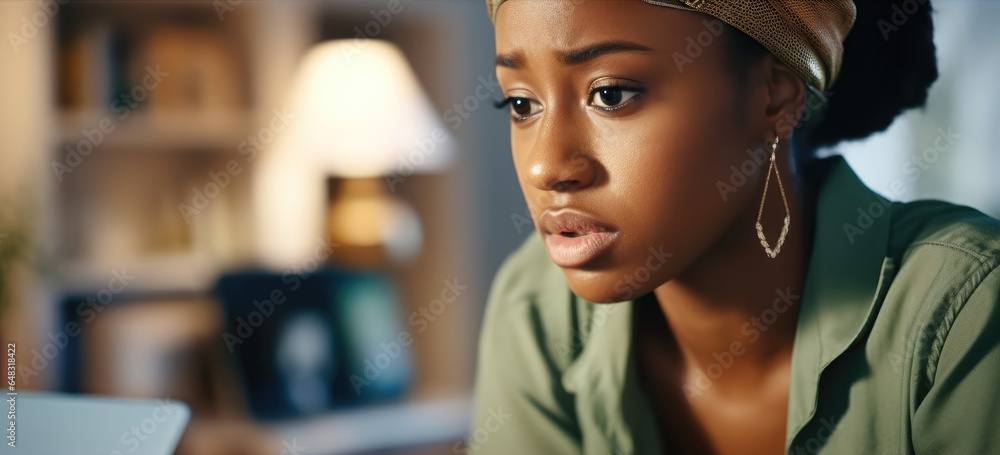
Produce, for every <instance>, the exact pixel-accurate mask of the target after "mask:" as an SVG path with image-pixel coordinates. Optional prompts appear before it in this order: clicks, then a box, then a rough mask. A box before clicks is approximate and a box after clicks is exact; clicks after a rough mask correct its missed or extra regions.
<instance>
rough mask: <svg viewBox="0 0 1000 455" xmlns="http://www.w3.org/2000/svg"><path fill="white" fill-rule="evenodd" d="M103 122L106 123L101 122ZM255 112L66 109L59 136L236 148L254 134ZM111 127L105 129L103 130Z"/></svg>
mask: <svg viewBox="0 0 1000 455" xmlns="http://www.w3.org/2000/svg"><path fill="white" fill-rule="evenodd" d="M102 122H103V123H102ZM253 125H254V115H253V113H251V112H248V111H236V112H232V113H201V112H198V113H182V112H178V113H173V112H170V113H150V112H131V113H129V115H128V116H127V117H125V118H124V119H121V118H120V114H118V113H114V112H102V111H81V112H65V113H62V114H61V115H60V117H59V139H60V142H61V143H62V144H63V147H60V152H63V151H65V147H66V146H72V145H76V144H79V143H80V142H81V141H84V142H88V143H90V144H91V145H95V146H96V147H94V148H95V149H97V148H113V149H118V148H124V149H132V150H137V149H142V150H164V149H167V150H173V149H181V150H191V149H206V150H209V149H210V150H218V151H221V152H236V151H237V147H238V146H239V144H240V143H241V142H243V141H245V140H246V138H247V136H249V135H250V134H251V131H252V130H253ZM102 126H103V130H104V131H108V132H107V133H104V132H103V131H101V130H102Z"/></svg>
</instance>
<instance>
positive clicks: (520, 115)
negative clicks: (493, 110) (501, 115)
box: [494, 96, 542, 122]
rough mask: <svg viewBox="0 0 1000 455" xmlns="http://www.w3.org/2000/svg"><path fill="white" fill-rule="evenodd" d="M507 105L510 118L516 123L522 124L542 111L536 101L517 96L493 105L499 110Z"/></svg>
mask: <svg viewBox="0 0 1000 455" xmlns="http://www.w3.org/2000/svg"><path fill="white" fill-rule="evenodd" d="M508 104H509V105H510V116H511V117H513V118H514V121H516V122H522V121H525V120H527V119H529V118H531V117H534V116H535V115H538V113H539V112H541V109H542V105H541V103H539V102H538V101H535V100H533V99H531V98H523V97H518V96H512V97H509V98H505V99H504V100H502V101H500V102H497V103H494V105H495V106H496V107H497V108H499V109H502V108H503V107H504V106H506V105H508Z"/></svg>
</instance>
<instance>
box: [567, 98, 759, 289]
mask: <svg viewBox="0 0 1000 455" xmlns="http://www.w3.org/2000/svg"><path fill="white" fill-rule="evenodd" d="M657 106H659V107H653V108H651V109H650V110H649V111H647V112H645V113H644V114H645V115H636V116H634V117H632V118H629V119H628V120H627V121H624V122H618V123H617V124H616V126H615V127H614V128H612V127H605V128H602V131H600V133H601V134H599V135H596V136H595V137H597V138H600V139H598V142H597V143H596V149H597V150H598V152H597V153H598V156H599V160H600V162H601V164H602V166H603V167H604V168H605V170H606V172H607V174H608V184H607V188H606V191H607V194H608V199H609V200H611V201H612V203H611V204H609V205H608V207H609V208H611V210H612V213H611V215H612V216H613V219H614V220H615V221H616V222H617V223H619V224H618V227H619V229H621V231H622V237H621V244H620V245H618V247H617V248H616V250H615V252H614V260H613V261H611V262H610V264H609V267H607V268H605V269H603V270H601V271H599V272H598V271H577V270H568V271H565V272H566V276H567V279H568V280H569V281H570V285H571V287H573V289H574V292H577V293H578V294H579V295H581V296H582V297H584V298H586V299H588V300H590V301H598V302H600V301H621V300H628V299H631V298H634V297H637V296H639V295H641V294H644V293H646V292H650V291H651V290H652V289H654V288H655V287H657V286H659V285H660V284H662V283H664V282H666V281H668V280H669V279H671V278H673V277H674V276H676V275H677V274H679V273H680V272H682V271H683V270H685V269H686V268H687V267H689V266H690V265H691V264H692V263H693V262H695V261H696V260H697V259H698V258H699V257H700V256H701V255H703V254H704V253H705V251H706V250H708V249H709V248H710V247H711V246H712V245H713V244H715V243H716V242H718V241H719V240H720V239H721V237H723V236H724V235H725V233H726V232H727V230H728V229H730V227H731V226H732V225H733V224H734V223H735V222H736V220H737V219H740V215H741V214H743V213H745V212H746V209H747V207H748V205H747V204H749V203H750V199H752V198H751V197H750V195H751V193H753V192H752V191H749V190H748V188H751V187H752V186H753V184H752V182H750V181H749V180H751V179H748V182H747V185H746V186H745V187H743V188H742V189H741V191H738V192H736V193H727V194H726V196H727V197H726V198H723V195H722V193H720V191H719V188H720V184H721V183H727V182H728V179H729V173H730V166H732V165H734V164H737V165H738V162H739V161H741V160H742V159H745V158H746V149H747V147H748V145H747V144H748V140H747V139H746V138H747V137H749V134H748V133H746V132H745V131H743V130H744V128H743V127H742V126H741V125H740V122H738V121H735V120H734V119H733V115H732V113H731V111H730V113H728V114H727V113H726V112H725V110H726V109H731V107H729V106H726V105H724V103H721V102H720V103H717V104H715V105H712V104H711V103H702V104H701V105H696V106H690V105H687V104H677V105H675V106H671V105H670V104H667V103H662V104H659V105H657ZM749 143H751V144H752V142H749ZM748 229H749V228H748ZM751 230H752V229H751ZM748 232H750V231H748Z"/></svg>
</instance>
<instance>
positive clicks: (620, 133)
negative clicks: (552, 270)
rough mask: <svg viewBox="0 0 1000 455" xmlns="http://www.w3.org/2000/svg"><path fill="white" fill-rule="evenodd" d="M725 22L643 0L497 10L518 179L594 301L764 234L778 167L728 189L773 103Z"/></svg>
mask: <svg viewBox="0 0 1000 455" xmlns="http://www.w3.org/2000/svg"><path fill="white" fill-rule="evenodd" d="M722 31H723V26H722V24H721V22H718V21H714V20H713V19H712V18H710V17H709V16H705V15H701V14H698V13H693V12H688V11H680V10H675V9H670V8H665V7H660V6H654V5H649V4H646V3H643V2H640V1H632V2H620V1H615V2H611V1H601V2H596V1H595V2H590V1H585V2H568V1H536V0H512V1H508V2H506V3H504V4H503V5H502V6H501V8H500V9H499V11H498V15H497V18H496V45H497V56H498V59H497V77H498V80H499V82H500V86H501V88H502V89H503V91H504V94H505V96H506V97H508V100H507V101H508V102H509V105H510V107H511V115H512V122H511V143H512V148H513V158H514V166H515V168H516V170H517V177H518V181H519V183H520V185H521V189H522V191H523V192H524V196H525V199H526V200H527V202H528V206H529V209H530V211H531V214H532V218H533V219H534V222H535V226H536V227H537V229H538V232H539V233H540V234H541V235H542V237H543V239H544V240H545V245H546V249H547V251H548V253H549V257H550V258H551V259H552V260H553V262H555V263H556V264H557V265H559V266H560V267H561V268H562V270H563V272H564V273H565V275H566V278H567V280H568V282H569V285H570V287H571V289H572V290H573V291H574V293H576V294H577V295H579V296H581V297H583V298H584V299H587V300H589V301H592V302H616V301H623V300H629V299H632V298H635V297H638V296H639V295H642V294H645V293H647V292H650V291H651V290H653V289H654V288H656V287H657V286H659V285H661V284H663V283H665V282H667V281H668V280H670V279H672V278H674V277H676V276H678V275H679V274H681V273H682V272H684V271H685V270H687V269H688V268H689V267H691V265H692V264H694V263H695V262H696V261H697V260H698V259H699V258H703V257H705V256H706V255H709V254H710V253H712V252H713V251H715V250H724V249H725V248H726V241H729V242H732V241H733V239H732V236H733V234H729V233H730V232H734V233H735V232H739V234H738V235H739V236H741V237H740V239H741V240H740V241H742V240H743V238H744V237H742V236H743V235H744V234H743V233H744V232H745V233H746V234H748V235H750V236H751V237H754V239H755V234H754V232H753V220H754V218H755V217H756V214H757V208H758V206H759V205H758V204H759V201H760V199H759V198H760V196H761V193H760V188H761V187H762V186H763V181H762V179H763V177H764V175H765V174H764V172H763V170H766V164H767V163H766V162H764V163H760V164H761V165H764V166H765V167H763V168H762V170H761V171H758V172H756V173H755V174H754V175H751V176H747V178H746V182H745V183H744V184H742V185H741V186H740V187H738V188H736V191H735V192H726V193H725V197H724V196H723V192H721V191H720V189H719V186H718V184H719V183H720V182H721V183H724V184H726V185H731V181H730V177H731V175H732V173H733V171H732V169H731V166H733V165H735V166H736V167H737V168H739V167H740V164H741V163H743V162H744V161H745V160H747V159H748V158H749V156H748V155H747V151H748V149H758V150H759V149H760V148H761V147H762V146H763V145H764V143H765V142H766V141H767V140H768V139H769V137H768V136H769V135H773V130H771V131H768V127H767V126H766V125H765V121H764V120H762V119H761V118H760V117H764V116H763V115H756V114H755V113H756V112H763V111H764V110H766V107H765V105H766V104H767V100H766V96H764V95H762V94H761V90H757V89H754V88H753V87H754V84H753V80H752V79H753V78H754V77H755V76H754V75H753V74H751V73H749V72H748V75H747V76H746V77H748V78H751V79H750V80H749V82H747V83H744V84H742V85H741V84H740V83H738V82H737V78H736V77H735V76H734V74H733V69H732V64H731V63H729V61H728V60H727V59H728V58H729V51H728V48H727V46H728V43H726V42H724V41H723V40H724V39H725V38H726V37H725V36H724V33H723V32H722ZM725 33H732V32H725ZM708 37H711V42H709V39H708ZM699 40H700V43H699ZM757 85H760V84H757ZM771 137H773V136H771ZM766 151H767V153H768V154H769V153H770V149H767V150H766ZM737 224H738V226H737ZM737 227H738V229H736V228H737Z"/></svg>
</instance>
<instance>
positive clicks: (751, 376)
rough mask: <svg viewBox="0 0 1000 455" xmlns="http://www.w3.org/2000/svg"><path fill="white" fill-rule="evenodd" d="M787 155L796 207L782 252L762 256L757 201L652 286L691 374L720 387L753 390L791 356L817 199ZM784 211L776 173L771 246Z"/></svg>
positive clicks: (770, 205)
mask: <svg viewBox="0 0 1000 455" xmlns="http://www.w3.org/2000/svg"><path fill="white" fill-rule="evenodd" d="M785 152H787V150H786V151H785ZM788 156H789V154H788V153H780V154H779V159H778V161H777V162H778V171H779V172H780V173H781V177H782V182H783V183H784V190H785V195H786V197H787V199H788V207H789V211H790V212H791V213H790V225H789V229H788V234H787V237H786V239H785V242H784V244H783V246H782V247H781V251H780V253H779V254H778V255H777V257H775V258H770V257H768V256H767V254H765V252H764V248H763V246H762V245H761V243H760V240H759V239H758V237H757V232H756V230H755V229H754V225H755V222H756V219H757V213H758V209H759V204H758V203H753V204H749V205H748V206H749V208H748V209H747V210H746V213H745V214H742V215H741V216H740V217H738V219H737V221H736V222H735V223H734V224H733V226H732V228H731V229H730V230H729V232H727V233H726V234H725V235H724V236H723V237H722V238H723V239H725V240H723V241H722V242H720V243H718V244H716V245H715V246H713V247H712V248H711V249H710V250H709V251H708V252H707V253H706V254H704V255H703V256H702V257H701V258H700V259H699V260H698V261H697V262H695V263H694V264H692V266H691V267H689V268H688V269H687V270H686V271H685V272H683V273H682V274H681V275H679V276H677V277H676V278H674V279H672V280H670V281H668V282H666V283H664V284H663V285H661V286H659V287H658V288H656V289H655V290H654V295H655V296H656V298H657V300H658V301H659V304H660V307H661V309H662V310H663V313H664V316H665V317H666V320H667V323H668V325H669V327H670V329H671V332H672V334H673V337H674V339H675V341H676V343H677V347H678V350H679V352H680V354H681V357H682V359H683V363H684V367H685V371H686V375H687V377H689V378H695V377H697V376H701V375H704V376H707V377H708V379H709V380H710V381H711V384H712V385H713V386H716V387H719V390H726V389H729V390H737V389H738V390H754V386H755V384H760V383H762V382H763V381H766V380H767V377H768V375H769V374H771V373H774V372H776V371H787V370H782V369H781V368H775V367H779V366H781V365H782V362H783V361H787V360H788V359H790V355H791V350H792V344H793V342H794V339H795V329H796V325H797V321H798V314H799V303H800V300H801V298H800V297H801V295H802V289H803V287H804V282H805V277H806V270H807V268H808V261H809V253H810V250H811V243H812V238H811V237H812V219H813V217H812V212H811V210H812V205H813V203H812V197H811V195H810V194H809V192H808V191H804V190H803V189H801V188H799V187H798V186H797V184H796V182H797V181H798V179H797V178H795V175H794V171H793V169H792V168H793V166H792V165H791V160H790V158H787V157H788ZM780 157H785V158H784V159H782V158H780ZM766 170H767V169H766V168H764V169H763V171H762V172H766ZM761 177H762V178H761V179H760V184H759V186H757V187H756V192H755V193H754V194H755V195H756V196H755V198H756V200H757V201H759V200H760V199H759V198H760V197H761V195H762V194H763V191H764V178H763V177H765V176H764V174H763V173H762V174H761ZM784 217H785V209H784V204H783V202H782V199H781V191H780V190H779V188H778V184H777V180H776V179H775V176H774V175H772V176H771V181H770V184H769V186H768V190H767V199H766V201H765V204H764V212H763V215H762V217H761V225H762V226H763V228H764V234H765V236H766V238H767V240H768V242H769V244H770V245H771V247H772V249H773V248H774V247H775V245H776V243H777V240H778V235H779V233H780V230H781V227H782V225H783V223H784ZM730 359H731V361H730ZM713 364H714V365H717V366H713ZM720 367H721V370H720ZM720 371H721V373H720ZM702 382H704V381H702Z"/></svg>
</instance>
